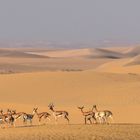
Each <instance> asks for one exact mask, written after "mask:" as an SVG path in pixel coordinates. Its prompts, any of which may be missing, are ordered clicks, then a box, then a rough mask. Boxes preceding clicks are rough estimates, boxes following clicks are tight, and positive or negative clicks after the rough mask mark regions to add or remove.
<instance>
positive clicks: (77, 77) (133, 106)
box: [0, 71, 140, 123]
mask: <svg viewBox="0 0 140 140" xmlns="http://www.w3.org/2000/svg"><path fill="white" fill-rule="evenodd" d="M139 81H140V76H139V75H131V74H110V73H98V72H93V71H84V72H40V73H29V74H11V75H0V93H1V98H0V102H1V108H5V109H6V108H7V107H13V108H17V110H19V111H22V110H23V111H27V112H31V110H32V108H33V107H35V106H39V107H40V111H44V110H48V107H47V106H48V104H49V103H50V102H54V104H55V105H56V108H57V109H58V108H59V109H66V110H68V111H69V112H70V119H71V123H81V122H83V117H82V115H81V112H80V111H79V110H78V109H77V106H80V105H85V110H88V109H90V108H91V107H92V105H93V104H97V106H98V107H99V109H109V110H111V111H112V112H113V114H114V120H115V122H133V123H140V119H139V118H140V113H139V106H140V96H139V93H140V82H139ZM12 103H13V104H12ZM24 104H25V106H24ZM27 106H29V107H27Z"/></svg>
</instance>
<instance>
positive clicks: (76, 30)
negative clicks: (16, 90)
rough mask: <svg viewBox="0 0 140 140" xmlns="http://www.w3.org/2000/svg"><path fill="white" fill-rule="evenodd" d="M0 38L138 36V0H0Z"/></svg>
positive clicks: (133, 38)
mask: <svg viewBox="0 0 140 140" xmlns="http://www.w3.org/2000/svg"><path fill="white" fill-rule="evenodd" d="M0 40H53V41H85V42H88V41H108V40H113V41H125V42H127V41H128V42H137V41H139V40H140V0H0Z"/></svg>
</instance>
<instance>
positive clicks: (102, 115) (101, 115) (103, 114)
mask: <svg viewBox="0 0 140 140" xmlns="http://www.w3.org/2000/svg"><path fill="white" fill-rule="evenodd" d="M93 110H95V117H96V118H98V119H99V121H100V123H108V120H107V119H108V118H111V119H113V118H112V116H113V113H112V112H111V111H109V110H103V111H99V110H98V109H97V106H96V105H94V106H93Z"/></svg>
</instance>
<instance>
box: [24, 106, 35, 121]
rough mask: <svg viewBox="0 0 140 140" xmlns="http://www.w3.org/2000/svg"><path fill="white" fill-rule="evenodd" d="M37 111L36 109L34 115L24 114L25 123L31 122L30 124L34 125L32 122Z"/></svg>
mask: <svg viewBox="0 0 140 140" xmlns="http://www.w3.org/2000/svg"><path fill="white" fill-rule="evenodd" d="M36 111H37V108H34V109H33V112H32V114H27V113H25V114H23V122H24V123H27V121H30V124H32V120H33V118H34V115H35V113H36Z"/></svg>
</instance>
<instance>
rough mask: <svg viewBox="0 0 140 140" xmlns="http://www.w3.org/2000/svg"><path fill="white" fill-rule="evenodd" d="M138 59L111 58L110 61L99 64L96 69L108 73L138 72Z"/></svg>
mask: <svg viewBox="0 0 140 140" xmlns="http://www.w3.org/2000/svg"><path fill="white" fill-rule="evenodd" d="M138 60H139V59H138ZM138 60H137V59H134V58H125V59H119V60H113V61H111V62H107V63H104V64H103V65H100V66H99V67H97V68H96V71H100V72H109V73H130V74H140V65H139V63H138V62H139V61H138Z"/></svg>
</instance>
